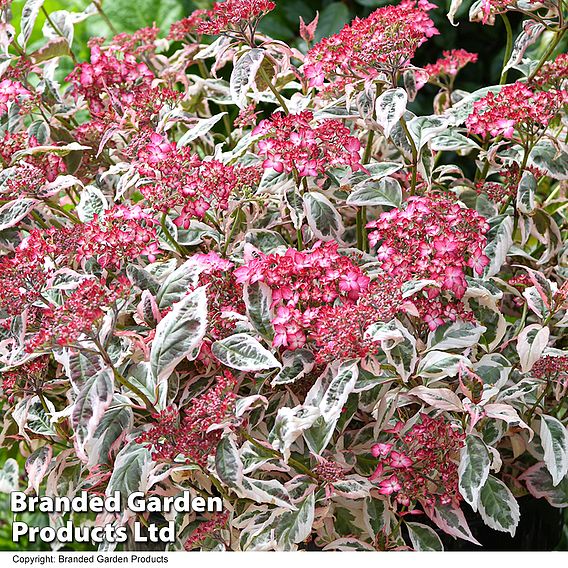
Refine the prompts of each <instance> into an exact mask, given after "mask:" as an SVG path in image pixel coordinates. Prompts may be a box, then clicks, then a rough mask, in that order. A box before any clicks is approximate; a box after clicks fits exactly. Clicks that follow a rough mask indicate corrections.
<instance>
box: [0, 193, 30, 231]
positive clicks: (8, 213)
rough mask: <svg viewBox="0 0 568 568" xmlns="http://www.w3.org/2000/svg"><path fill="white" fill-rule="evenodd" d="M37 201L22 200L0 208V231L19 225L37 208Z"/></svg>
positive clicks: (10, 202)
mask: <svg viewBox="0 0 568 568" xmlns="http://www.w3.org/2000/svg"><path fill="white" fill-rule="evenodd" d="M36 203H37V201H36V200H35V199H29V198H22V199H18V200H16V201H9V202H8V203H6V204H4V205H2V207H0V231H4V230H6V229H9V228H10V227H13V226H14V225H17V224H18V223H19V222H20V221H21V220H22V219H23V218H24V217H25V216H26V215H28V213H29V212H30V211H31V210H32V209H33V208H34V207H35V204H36Z"/></svg>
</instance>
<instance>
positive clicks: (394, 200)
mask: <svg viewBox="0 0 568 568" xmlns="http://www.w3.org/2000/svg"><path fill="white" fill-rule="evenodd" d="M346 203H347V204H348V205H357V206H375V205H387V206H389V207H400V204H401V203H402V189H401V187H400V183H398V181H397V180H395V179H394V178H391V177H388V176H387V177H384V178H382V179H380V180H379V181H373V180H369V181H366V182H363V183H362V184H360V185H358V186H357V187H356V188H355V189H354V190H353V191H352V192H351V193H350V194H349V197H348V198H347V201H346Z"/></svg>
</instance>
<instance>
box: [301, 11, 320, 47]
mask: <svg viewBox="0 0 568 568" xmlns="http://www.w3.org/2000/svg"><path fill="white" fill-rule="evenodd" d="M318 20H319V12H317V11H316V17H315V18H314V19H313V20H312V21H311V22H310V23H309V24H307V25H306V23H305V22H304V19H303V18H302V16H300V37H301V38H302V39H303V40H304V41H305V42H310V41H313V39H314V34H315V33H316V28H317V26H318Z"/></svg>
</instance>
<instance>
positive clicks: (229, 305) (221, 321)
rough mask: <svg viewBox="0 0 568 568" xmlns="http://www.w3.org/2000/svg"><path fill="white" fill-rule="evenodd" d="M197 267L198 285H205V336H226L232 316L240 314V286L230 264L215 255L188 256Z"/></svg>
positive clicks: (228, 332)
mask: <svg viewBox="0 0 568 568" xmlns="http://www.w3.org/2000/svg"><path fill="white" fill-rule="evenodd" d="M192 258H193V259H194V260H195V262H196V263H197V264H198V265H199V266H200V267H201V272H200V274H199V280H198V285H199V286H208V291H209V313H208V316H209V327H208V333H209V334H210V335H211V336H212V337H213V338H215V339H221V338H223V337H227V336H229V335H230V334H231V333H232V332H233V331H234V329H235V325H236V322H235V320H234V318H233V316H234V315H235V314H241V315H242V314H244V313H245V312H246V307H245V304H244V302H243V287H242V285H241V284H239V283H238V282H237V281H236V278H235V274H234V271H233V268H234V264H233V263H232V262H231V261H229V260H226V259H224V258H222V257H220V256H219V255H218V254H217V253H215V252H210V253H208V254H196V255H194V256H193V257H192Z"/></svg>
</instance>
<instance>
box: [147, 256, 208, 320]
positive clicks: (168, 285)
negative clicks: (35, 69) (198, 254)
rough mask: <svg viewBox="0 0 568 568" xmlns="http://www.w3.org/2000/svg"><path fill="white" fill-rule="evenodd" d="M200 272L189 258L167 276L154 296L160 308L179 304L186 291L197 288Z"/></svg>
mask: <svg viewBox="0 0 568 568" xmlns="http://www.w3.org/2000/svg"><path fill="white" fill-rule="evenodd" d="M202 270H203V269H202V268H201V267H200V266H199V264H197V262H195V260H193V259H192V258H190V259H189V260H187V261H186V262H184V263H183V264H182V265H181V266H178V267H177V268H176V269H175V270H174V271H173V272H172V273H171V274H169V276H168V277H167V278H166V280H165V281H164V283H163V284H162V285H161V286H160V289H159V290H158V293H157V295H156V301H157V302H158V305H159V306H160V308H162V309H163V308H167V307H169V306H171V305H172V304H174V303H175V302H179V300H181V299H182V298H183V297H184V296H185V295H186V294H187V292H188V290H190V289H191V288H193V287H195V286H197V283H198V281H199V275H200V274H201V272H202Z"/></svg>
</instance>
